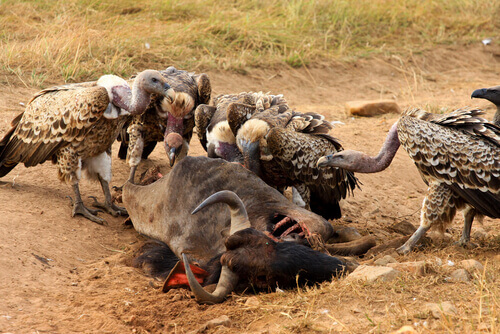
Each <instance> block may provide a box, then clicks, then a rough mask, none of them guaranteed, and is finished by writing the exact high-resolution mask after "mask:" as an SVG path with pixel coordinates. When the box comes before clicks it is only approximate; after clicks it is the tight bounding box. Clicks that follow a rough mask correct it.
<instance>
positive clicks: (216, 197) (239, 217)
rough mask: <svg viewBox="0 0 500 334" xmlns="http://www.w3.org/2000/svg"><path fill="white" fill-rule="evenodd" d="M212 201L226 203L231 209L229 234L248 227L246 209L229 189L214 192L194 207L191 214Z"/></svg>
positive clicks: (212, 202)
mask: <svg viewBox="0 0 500 334" xmlns="http://www.w3.org/2000/svg"><path fill="white" fill-rule="evenodd" d="M214 203H226V204H227V205H229V210H230V211H231V229H230V232H229V234H230V235H233V234H234V233H236V232H238V231H241V230H243V229H246V228H249V227H250V220H248V215H247V210H246V209H245V205H244V204H243V202H242V201H241V199H240V198H239V197H238V195H236V194H235V193H234V192H232V191H230V190H222V191H219V192H216V193H215V194H213V195H212V196H210V197H208V198H207V199H205V200H204V201H203V202H202V203H201V204H200V205H198V207H197V208H196V209H194V210H193V212H191V214H192V215H194V214H195V213H197V212H198V211H200V210H201V209H203V208H204V207H206V206H208V205H211V204H214Z"/></svg>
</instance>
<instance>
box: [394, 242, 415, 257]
mask: <svg viewBox="0 0 500 334" xmlns="http://www.w3.org/2000/svg"><path fill="white" fill-rule="evenodd" d="M411 250H412V248H411V247H410V246H409V245H407V244H404V245H403V246H401V247H399V248H397V249H396V252H398V254H400V255H406V254H408V253H409V252H411Z"/></svg>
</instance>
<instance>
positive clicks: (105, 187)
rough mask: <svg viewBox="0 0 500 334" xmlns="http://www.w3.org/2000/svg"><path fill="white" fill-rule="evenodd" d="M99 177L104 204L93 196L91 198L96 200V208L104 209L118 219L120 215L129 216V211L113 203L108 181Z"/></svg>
mask: <svg viewBox="0 0 500 334" xmlns="http://www.w3.org/2000/svg"><path fill="white" fill-rule="evenodd" d="M98 177H99V182H100V183H101V187H102V192H103V193H104V203H100V202H98V201H97V199H96V198H95V197H94V196H91V198H92V199H94V203H93V204H92V205H93V206H95V207H96V208H99V209H103V210H104V211H106V212H107V213H109V214H110V215H112V216H113V217H118V216H119V215H121V216H125V215H127V210H126V209H125V208H122V207H119V206H117V205H116V204H115V203H113V201H112V199H111V192H110V190H109V183H108V181H106V180H105V179H104V178H102V177H101V175H99V176H98Z"/></svg>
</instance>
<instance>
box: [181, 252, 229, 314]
mask: <svg viewBox="0 0 500 334" xmlns="http://www.w3.org/2000/svg"><path fill="white" fill-rule="evenodd" d="M182 260H183V261H184V268H185V269H186V276H187V278H188V283H189V287H190V288H191V291H193V293H194V295H195V297H196V300H197V301H198V303H201V304H218V303H220V302H222V301H223V300H224V298H226V296H227V295H228V294H229V293H231V291H233V290H234V288H235V287H236V284H237V283H238V275H236V274H235V273H233V272H232V271H231V270H230V269H229V268H228V267H227V266H222V270H221V273H220V279H219V282H218V283H217V287H216V288H215V291H214V292H213V293H209V292H207V291H205V289H203V287H202V286H201V285H200V283H198V281H197V280H196V278H195V277H194V275H193V272H192V271H191V268H190V267H189V260H188V258H187V256H186V254H184V253H182Z"/></svg>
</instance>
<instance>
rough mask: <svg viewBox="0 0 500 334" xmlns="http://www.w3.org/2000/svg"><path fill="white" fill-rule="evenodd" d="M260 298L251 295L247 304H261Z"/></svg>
mask: <svg viewBox="0 0 500 334" xmlns="http://www.w3.org/2000/svg"><path fill="white" fill-rule="evenodd" d="M259 305H260V300H259V298H257V297H249V298H248V299H247V301H246V302H245V306H259Z"/></svg>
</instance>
